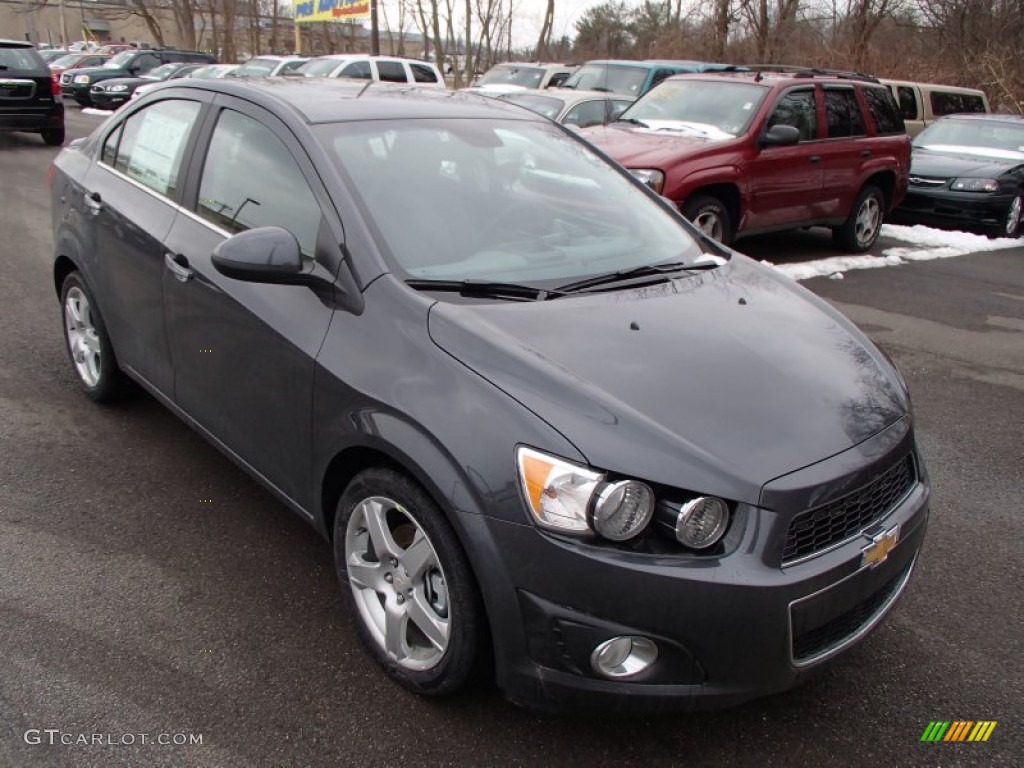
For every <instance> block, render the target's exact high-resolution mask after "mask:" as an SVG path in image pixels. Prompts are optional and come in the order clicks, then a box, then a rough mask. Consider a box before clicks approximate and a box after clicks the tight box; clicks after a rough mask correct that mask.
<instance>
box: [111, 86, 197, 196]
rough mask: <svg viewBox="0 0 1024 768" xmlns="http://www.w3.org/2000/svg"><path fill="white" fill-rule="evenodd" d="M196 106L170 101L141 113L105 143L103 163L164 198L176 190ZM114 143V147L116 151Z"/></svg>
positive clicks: (147, 108) (135, 115) (188, 102)
mask: <svg viewBox="0 0 1024 768" xmlns="http://www.w3.org/2000/svg"><path fill="white" fill-rule="evenodd" d="M199 106H200V105H199V102H196V101H188V100H185V99H169V100H167V101H160V102H157V103H156V104H153V105H152V106H149V107H146V108H145V109H140V110H139V111H138V112H135V113H134V114H133V115H132V116H131V117H129V118H128V119H127V120H125V121H124V123H123V126H122V128H121V129H120V130H118V131H115V132H114V133H112V134H111V135H110V137H109V138H108V139H107V143H106V144H105V145H104V147H103V154H102V159H103V161H104V162H107V163H108V164H109V161H110V158H111V157H113V158H114V168H116V169H117V170H119V171H120V172H121V173H123V174H124V175H125V176H128V177H129V178H131V179H134V180H135V181H137V182H139V183H140V184H143V185H145V186H146V187H149V188H150V189H152V190H153V191H154V192H157V193H159V194H161V195H165V196H166V197H174V195H175V193H176V192H177V190H178V180H179V178H180V172H181V165H182V157H183V156H184V153H185V145H186V144H187V143H188V139H189V136H190V135H191V133H192V128H193V126H194V125H195V122H196V117H197V116H198V115H199ZM112 142H113V143H116V146H117V148H116V150H115V149H114V147H113V145H112Z"/></svg>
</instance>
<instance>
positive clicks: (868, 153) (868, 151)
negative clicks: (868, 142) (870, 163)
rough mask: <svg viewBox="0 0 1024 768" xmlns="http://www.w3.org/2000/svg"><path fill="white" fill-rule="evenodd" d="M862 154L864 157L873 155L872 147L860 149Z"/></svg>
mask: <svg viewBox="0 0 1024 768" xmlns="http://www.w3.org/2000/svg"><path fill="white" fill-rule="evenodd" d="M860 156H861V157H864V158H868V157H871V150H870V149H862V150H861V151H860Z"/></svg>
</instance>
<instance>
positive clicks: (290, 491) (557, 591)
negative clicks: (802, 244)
mask: <svg viewBox="0 0 1024 768" xmlns="http://www.w3.org/2000/svg"><path fill="white" fill-rule="evenodd" d="M52 191H53V225H54V231H55V243H56V253H55V261H54V264H53V278H54V286H55V289H56V292H57V294H58V295H59V297H60V305H61V310H62V318H63V327H64V332H65V338H66V342H67V350H68V354H69V357H70V362H71V365H72V366H73V368H74V370H75V372H76V374H77V377H78V380H79V382H80V385H81V388H82V390H83V391H84V393H85V394H86V395H87V396H88V397H90V398H92V399H93V400H96V401H103V402H105V401H111V400H114V399H115V398H116V397H117V396H118V395H120V394H121V393H123V392H124V389H125V385H126V383H128V382H129V381H131V382H134V383H135V384H137V385H141V387H143V388H144V389H145V390H146V391H148V392H149V393H151V394H152V395H153V396H154V397H155V398H157V399H158V400H159V401H160V402H162V403H163V404H164V405H166V406H167V407H168V408H169V409H171V410H172V411H173V412H174V413H175V414H177V415H178V416H179V417H181V418H182V419H183V420H184V421H185V422H187V423H188V424H189V425H190V426H191V427H193V428H194V429H196V430H197V431H199V432H200V433H201V434H203V435H204V436H205V437H206V438H207V439H208V440H210V441H211V442H212V443H213V444H214V445H216V446H217V448H219V449H220V450H221V451H223V452H224V453H225V454H226V455H228V456H229V457H230V458H231V459H233V460H234V461H235V462H237V463H238V464H239V465H241V466H242V467H244V468H245V469H246V470H248V471H249V472H250V473H251V474H252V475H253V476H254V477H255V478H257V479H258V480H259V481H260V482H261V483H263V484H264V485H265V486H266V487H267V488H268V489H270V490H271V491H272V492H273V493H274V494H275V495H276V496H277V497H278V498H280V499H281V501H282V502H283V503H284V504H286V505H287V506H288V507H290V508H291V509H292V510H294V511H295V512H296V513H298V514H299V515H300V516H301V517H302V518H304V519H305V520H307V521H308V522H309V523H310V524H311V525H313V526H314V527H315V528H316V529H317V530H318V531H319V532H320V533H321V534H322V535H323V536H324V537H325V538H326V539H327V540H328V541H329V542H330V543H331V546H332V547H333V550H334V554H335V558H336V563H337V571H338V577H339V580H340V582H341V585H342V591H343V593H344V594H345V598H346V601H347V603H348V604H349V608H350V610H351V611H352V613H353V615H354V616H355V617H356V619H357V621H356V625H357V626H358V628H359V632H360V635H361V639H362V641H363V642H364V644H365V646H366V648H367V649H368V652H369V654H370V655H371V656H372V657H374V658H375V659H376V660H377V661H378V662H379V663H380V664H381V665H382V666H383V668H384V669H385V670H386V671H387V673H388V674H389V675H390V676H391V677H393V678H394V679H396V680H397V681H398V682H399V683H401V684H402V685H404V686H406V687H407V688H409V689H411V690H413V691H416V692H419V693H422V694H443V693H448V692H451V691H454V690H456V689H458V688H460V687H462V686H464V685H465V684H466V683H467V681H468V680H469V679H470V674H471V672H473V671H474V670H475V669H477V668H478V667H479V666H480V665H483V667H482V668H483V669H493V673H494V675H495V677H496V679H497V682H498V684H499V686H500V687H501V689H502V690H503V691H504V693H505V694H506V695H507V696H508V697H509V698H510V699H511V700H513V701H515V702H517V703H520V704H523V705H527V706H531V707H534V708H539V709H545V710H565V709H574V708H579V707H587V706H589V707H593V706H597V705H600V706H607V707H615V708H625V709H633V710H645V709H652V708H685V707H693V706H705V707H706V706H721V705H726V704H733V703H737V702H740V701H743V700H746V699H749V698H752V697H755V696H759V695H764V694H767V693H770V692H774V691H780V690H783V689H786V688H788V687H790V686H791V685H793V684H795V683H796V682H798V681H799V680H800V679H801V678H802V677H803V676H804V675H805V674H806V673H807V672H808V671H809V670H811V669H813V668H816V667H818V666H819V665H821V664H822V663H823V662H825V661H826V660H828V659H831V658H832V657H835V656H836V655H838V654H840V653H841V652H842V651H844V650H845V649H847V648H849V647H850V646H851V645H853V644H854V643H856V642H857V641H859V640H860V639H861V638H863V637H864V636H865V635H866V634H867V633H868V632H869V631H870V630H871V629H872V628H873V627H875V626H876V625H877V624H878V623H879V622H880V621H881V619H882V618H883V616H884V615H885V614H886V613H887V612H888V611H889V609H890V608H891V607H892V606H893V604H894V602H895V601H896V599H897V598H898V597H899V595H900V594H901V593H902V591H903V590H904V587H905V586H906V585H907V583H908V581H909V579H910V577H911V573H912V571H913V568H914V564H915V561H916V559H917V555H918V552H919V550H920V548H921V543H922V539H923V536H924V532H925V527H926V520H927V515H928V494H929V491H928V483H927V478H926V474H925V469H924V465H923V463H922V461H921V457H920V454H919V452H918V450H917V448H916V444H915V436H914V427H913V419H912V412H911V408H910V402H909V399H908V396H907V391H906V387H905V384H904V382H903V379H902V378H901V376H900V374H899V373H898V372H897V371H896V369H895V368H894V367H893V365H892V364H891V362H890V361H889V360H888V358H887V357H886V356H885V355H884V354H882V353H881V352H880V351H879V350H878V349H877V348H876V347H875V346H874V345H873V344H872V343H871V342H870V341H869V340H868V339H867V338H866V337H865V336H864V335H863V334H862V333H861V332H860V331H859V330H858V329H857V328H856V327H855V326H853V325H852V324H851V323H850V322H849V321H847V320H846V319H845V318H844V317H843V316H842V315H840V314H839V313H838V312H837V311H835V310H834V309H832V308H831V307H830V306H829V305H827V304H826V303H824V302H823V301H821V300H819V299H817V298H816V297H814V296H813V295H812V294H811V293H809V292H808V291H806V290H804V289H803V288H801V287H800V286H798V285H797V284H796V283H794V282H793V281H791V280H789V279H788V278H786V277H783V276H781V275H778V274H777V273H775V272H774V271H773V270H772V269H771V268H769V267H765V266H762V265H760V264H758V263H756V262H754V261H752V260H750V259H748V258H746V257H744V256H742V255H740V254H737V253H735V252H733V251H731V250H729V249H727V248H724V247H723V246H721V245H720V244H718V243H716V242H715V241H713V240H711V239H710V238H708V237H706V236H705V235H703V234H702V233H701V232H699V231H698V230H696V229H695V228H693V227H692V226H691V225H690V224H689V223H687V222H686V221H685V220H684V219H683V218H682V217H681V216H680V215H679V214H678V212H676V211H675V210H674V209H673V208H672V207H671V205H669V204H668V203H667V202H665V201H663V200H661V199H660V198H659V197H657V196H656V195H655V194H654V193H653V192H652V191H651V190H650V189H648V188H646V187H645V186H643V185H642V184H640V183H639V182H637V181H636V180H635V179H633V178H632V177H631V176H630V175H629V174H628V173H627V172H626V171H625V170H623V169H622V168H620V167H619V166H617V165H615V164H613V163H611V162H610V161H609V160H608V159H607V158H605V157H604V156H603V155H601V154H600V153H599V152H597V151H596V150H595V149H593V148H592V147H591V146H589V145H588V144H586V143H585V142H583V141H582V140H580V139H579V138H578V137H577V136H576V135H575V134H574V133H572V132H570V131H567V130H565V129H563V128H561V127H559V126H557V125H555V124H553V123H550V122H548V121H546V120H544V119H543V118H541V117H540V116H538V115H534V114H532V113H530V112H528V111H526V110H522V109H519V108H517V107H514V106H511V105H507V104H502V103H501V102H498V101H493V100H489V99H484V98H481V97H477V96H473V95H468V94H455V93H446V92H440V91H437V92H435V91H425V90H422V89H407V88H401V87H393V86H386V85H379V84H368V83H361V82H360V83H353V82H344V81H335V82H326V83H325V82H317V81H313V80H294V81H293V80H285V81H283V82H272V81H252V82H239V81H231V80H227V79H226V80H204V81H193V82H187V81H175V82H174V83H168V84H165V85H159V86H157V87H155V88H154V89H153V90H152V91H151V92H149V93H147V94H146V95H145V96H143V97H142V98H140V99H138V100H135V101H132V102H131V103H130V104H128V105H127V106H125V107H124V108H123V109H121V110H120V111H119V112H117V113H116V114H115V115H114V116H113V117H111V118H110V119H108V120H107V121H106V122H105V123H104V124H103V125H101V126H100V127H99V128H97V129H96V131H95V132H94V133H93V134H92V135H91V136H90V137H88V138H87V139H82V140H79V141H76V142H74V143H73V145H72V146H70V147H68V148H67V149H66V150H64V151H63V152H62V153H61V154H60V155H59V156H58V158H57V160H56V161H55V168H54V172H53V174H52Z"/></svg>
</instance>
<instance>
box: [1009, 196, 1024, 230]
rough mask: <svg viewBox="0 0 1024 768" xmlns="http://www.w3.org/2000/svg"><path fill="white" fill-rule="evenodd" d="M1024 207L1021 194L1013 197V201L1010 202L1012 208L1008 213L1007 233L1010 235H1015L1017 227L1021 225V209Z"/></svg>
mask: <svg viewBox="0 0 1024 768" xmlns="http://www.w3.org/2000/svg"><path fill="white" fill-rule="evenodd" d="M1022 207H1024V201H1022V200H1021V196H1020V195H1017V197H1015V198H1013V202H1012V203H1010V210H1009V211H1008V212H1007V214H1006V234H1007V236H1009V237H1015V236H1016V234H1017V229H1018V228H1019V227H1020V217H1021V209H1022Z"/></svg>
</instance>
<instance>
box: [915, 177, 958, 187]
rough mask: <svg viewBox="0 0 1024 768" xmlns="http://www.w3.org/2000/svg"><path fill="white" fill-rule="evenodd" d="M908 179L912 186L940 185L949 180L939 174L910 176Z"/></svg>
mask: <svg viewBox="0 0 1024 768" xmlns="http://www.w3.org/2000/svg"><path fill="white" fill-rule="evenodd" d="M908 180H909V181H910V186H912V187H941V186H944V185H945V183H946V182H947V181H949V179H945V178H942V177H940V176H911V177H910V178H909V179H908Z"/></svg>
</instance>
